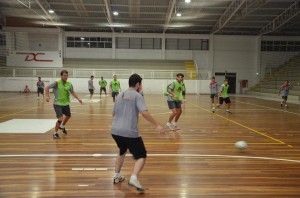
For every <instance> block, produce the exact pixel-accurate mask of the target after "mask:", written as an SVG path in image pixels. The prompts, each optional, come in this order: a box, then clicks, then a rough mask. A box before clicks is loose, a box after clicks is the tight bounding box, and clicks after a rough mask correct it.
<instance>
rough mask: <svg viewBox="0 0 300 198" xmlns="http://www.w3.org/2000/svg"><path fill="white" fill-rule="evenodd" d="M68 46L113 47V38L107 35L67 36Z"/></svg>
mask: <svg viewBox="0 0 300 198" xmlns="http://www.w3.org/2000/svg"><path fill="white" fill-rule="evenodd" d="M67 47H76V48H112V38H106V37H103V38H102V37H67Z"/></svg>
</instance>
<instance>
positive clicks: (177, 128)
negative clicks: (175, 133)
mask: <svg viewBox="0 0 300 198" xmlns="http://www.w3.org/2000/svg"><path fill="white" fill-rule="evenodd" d="M172 125H173V127H174V129H175V130H179V129H180V128H179V127H178V124H177V123H175V122H173V123H172Z"/></svg>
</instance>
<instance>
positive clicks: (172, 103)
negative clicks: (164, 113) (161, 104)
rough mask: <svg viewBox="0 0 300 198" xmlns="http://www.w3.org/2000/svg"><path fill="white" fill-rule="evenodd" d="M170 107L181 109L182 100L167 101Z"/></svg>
mask: <svg viewBox="0 0 300 198" xmlns="http://www.w3.org/2000/svg"><path fill="white" fill-rule="evenodd" d="M167 102H168V106H169V109H175V108H176V109H181V102H180V101H167Z"/></svg>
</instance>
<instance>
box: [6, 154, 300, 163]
mask: <svg viewBox="0 0 300 198" xmlns="http://www.w3.org/2000/svg"><path fill="white" fill-rule="evenodd" d="M117 156H118V155H117V154H101V153H95V154H24V155H21V154H20V155H0V158H9V157H117ZM126 156H132V155H131V154H128V155H126ZM147 156H152V157H184V158H186V157H202V158H205V157H206V158H208V157H213V158H242V159H259V160H273V161H284V162H295V163H300V160H291V159H283V158H274V157H254V156H244V155H204V154H184V153H182V154H147Z"/></svg>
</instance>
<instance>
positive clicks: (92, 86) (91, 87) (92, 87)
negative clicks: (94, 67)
mask: <svg viewBox="0 0 300 198" xmlns="http://www.w3.org/2000/svg"><path fill="white" fill-rule="evenodd" d="M88 87H89V89H94V85H93V81H92V80H89V82H88Z"/></svg>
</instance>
